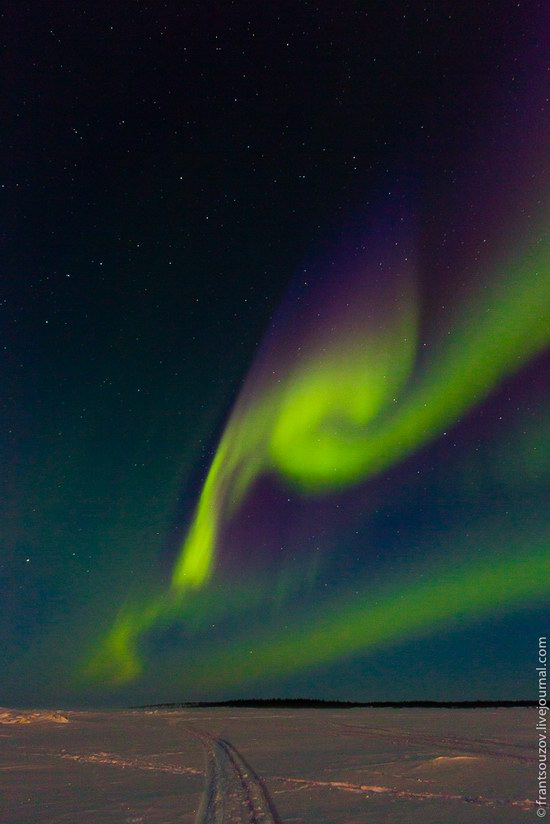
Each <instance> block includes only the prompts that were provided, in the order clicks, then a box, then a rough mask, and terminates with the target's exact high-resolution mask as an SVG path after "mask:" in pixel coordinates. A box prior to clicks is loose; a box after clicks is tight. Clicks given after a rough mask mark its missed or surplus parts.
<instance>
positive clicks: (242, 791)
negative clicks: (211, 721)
mask: <svg viewBox="0 0 550 824" xmlns="http://www.w3.org/2000/svg"><path fill="white" fill-rule="evenodd" d="M187 730H188V732H189V733H190V734H191V735H193V736H194V737H195V738H197V739H198V740H199V741H200V742H201V744H202V746H203V747H204V751H205V754H206V762H207V767H206V783H205V787H204V793H203V797H202V801H201V804H200V807H199V810H198V813H197V817H196V819H195V824H281V819H280V818H279V816H278V814H277V811H276V809H275V807H274V805H273V802H272V801H271V799H270V797H269V794H268V792H267V790H266V788H265V786H264V783H263V781H262V780H261V778H260V777H259V776H258V775H257V774H256V773H255V772H254V770H253V769H252V768H251V767H250V765H249V764H247V762H246V761H245V760H244V758H243V757H242V755H241V754H240V753H239V752H238V750H236V749H235V747H234V746H233V745H232V744H231V743H230V742H229V741H226V740H225V739H223V738H215V737H214V736H211V735H208V734H207V733H205V732H203V731H199V730H197V729H195V728H191V727H187Z"/></svg>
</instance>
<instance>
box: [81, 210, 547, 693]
mask: <svg viewBox="0 0 550 824" xmlns="http://www.w3.org/2000/svg"><path fill="white" fill-rule="evenodd" d="M547 225H548V221H545V222H544V223H543V224H541V226H540V227H539V230H538V231H537V232H536V233H534V232H532V230H531V241H530V242H529V243H527V244H525V246H524V248H523V250H522V251H521V252H519V251H517V249H516V251H515V252H514V253H511V252H508V253H506V252H503V253H502V259H501V260H500V261H498V262H497V263H495V262H494V261H493V263H492V267H491V269H492V275H491V277H489V278H488V277H487V276H486V273H485V276H484V277H483V278H481V275H482V274H484V273H483V272H480V283H481V285H480V288H479V289H478V290H477V291H476V292H474V293H472V294H470V296H469V298H468V299H467V300H465V301H464V302H463V304H462V306H461V308H460V309H459V310H457V311H455V312H454V314H453V315H452V317H451V318H450V320H449V322H448V325H447V328H446V330H445V332H444V333H442V334H441V336H440V340H439V341H436V342H435V345H432V346H431V347H430V349H429V351H427V352H426V350H424V351H422V348H421V344H420V343H419V340H418V334H419V333H418V321H417V318H418V315H419V311H420V306H419V305H418V298H417V296H416V292H415V289H414V286H413V284H414V267H413V266H412V265H411V264H410V262H408V260H407V258H403V259H402V261H401V263H399V262H396V261H394V262H393V265H394V266H401V270H400V271H398V272H397V275H398V281H397V282H399V283H400V288H399V297H397V293H396V295H395V296H394V300H393V303H392V310H391V317H389V318H387V317H386V318H383V324H382V326H383V332H380V331H379V328H378V327H377V331H376V333H373V331H372V330H371V329H369V328H368V327H369V324H368V323H365V324H363V325H361V324H357V323H356V322H355V321H356V318H355V317H354V318H352V319H351V320H350V319H349V318H348V321H349V322H346V319H344V321H343V322H342V323H341V324H340V325H339V332H338V334H334V332H333V330H332V329H329V331H327V332H324V333H322V334H320V335H317V336H310V338H309V339H305V340H301V344H302V345H301V346H300V347H299V349H300V354H299V356H298V357H296V358H295V359H294V361H293V362H292V364H290V365H288V366H286V367H285V368H284V369H280V370H279V372H278V374H276V375H275V376H274V377H273V378H271V376H270V378H269V379H266V377H265V375H262V376H261V377H262V380H261V381H258V380H257V378H256V379H254V376H252V378H249V380H248V381H247V383H246V384H245V387H244V388H243V391H242V392H241V395H240V397H239V398H238V399H237V402H236V404H235V407H234V410H233V412H232V414H231V416H230V418H229V420H228V423H227V426H226V428H225V431H224V432H223V435H222V437H221V440H220V442H219V445H218V448H217V451H216V453H215V456H214V459H213V461H212V464H211V466H210V469H209V471H208V473H207V476H206V479H205V482H204V486H203V489H202V491H201V493H200V496H199V500H198V503H197V507H196V510H195V514H194V517H193V520H192V523H191V526H190V528H189V530H188V533H187V536H186V538H185V540H184V542H183V544H182V546H181V549H180V552H179V554H178V557H177V560H176V563H175V565H174V569H173V572H172V577H171V582H170V585H169V587H168V589H167V590H166V591H164V592H159V593H157V594H156V595H152V594H150V593H149V595H148V596H145V597H144V598H141V599H136V600H135V601H133V602H129V603H127V604H126V605H125V606H123V607H122V609H121V610H120V612H119V614H118V616H117V618H116V620H115V623H114V625H113V627H112V629H111V631H110V632H109V634H108V635H107V637H106V638H104V639H103V640H102V641H101V642H100V643H99V645H98V646H96V648H95V649H94V651H93V653H92V655H91V656H90V657H88V659H87V661H86V664H85V666H84V668H83V673H82V674H83V675H84V677H85V678H86V679H87V680H105V679H109V680H110V681H112V682H113V683H124V682H127V681H129V680H132V679H134V678H136V677H137V676H138V675H139V673H140V671H141V669H142V661H141V658H140V655H139V653H138V644H139V639H140V637H141V636H142V635H144V634H145V633H146V632H147V631H148V630H150V629H151V628H152V627H153V626H157V627H160V628H162V627H169V626H170V625H172V624H174V623H176V622H177V621H181V620H182V619H184V615H185V609H183V604H184V603H185V601H186V600H191V601H193V600H194V598H195V596H194V594H193V593H194V592H196V591H198V590H203V589H205V588H206V589H207V585H208V583H209V581H210V580H211V578H212V574H213V572H214V568H215V559H216V552H217V550H218V543H219V537H220V533H221V530H222V529H223V527H224V525H225V524H226V523H227V522H228V521H229V520H230V519H231V517H232V516H233V515H234V514H235V512H236V511H237V509H238V508H239V506H240V505H241V504H242V502H243V500H244V498H245V496H246V495H247V492H248V491H249V490H250V488H251V486H252V485H253V484H254V482H255V481H256V480H257V479H258V478H259V477H260V476H261V475H262V474H264V473H275V474H276V475H277V476H278V477H279V478H280V479H281V481H283V482H284V483H285V484H286V485H287V486H290V487H291V488H293V489H295V490H296V491H297V492H299V493H300V494H302V495H323V494H326V493H329V492H331V491H334V490H342V489H345V488H348V487H351V486H354V485H357V484H359V483H363V482H365V481H366V480H368V479H369V478H371V477H373V476H375V475H376V474H377V473H380V472H381V471H383V470H384V469H387V468H388V467H391V466H392V465H394V464H396V463H397V462H399V461H401V460H403V459H404V458H406V457H408V456H410V455H411V454H412V453H414V452H415V451H416V450H419V449H421V448H422V447H423V446H424V445H426V444H428V443H429V442H430V441H432V440H433V439H435V438H436V437H437V436H439V435H441V434H443V433H445V432H446V430H447V429H448V428H449V427H451V426H452V425H453V424H455V423H456V422H457V421H458V420H459V419H461V418H462V417H463V416H464V415H465V414H466V413H467V412H468V411H469V410H471V409H473V408H474V407H475V406H476V405H478V404H479V403H480V402H482V401H483V400H484V399H486V398H487V397H488V396H489V394H490V393H491V392H492V391H493V390H494V389H495V388H496V387H497V386H498V385H499V384H500V383H501V382H502V381H503V380H505V379H506V378H507V377H509V376H511V375H513V374H514V373H515V372H517V371H518V370H519V369H521V367H522V366H524V365H525V364H526V363H527V362H528V361H529V360H530V359H531V358H533V357H534V356H536V355H537V354H538V353H540V352H541V351H542V350H543V349H544V348H545V347H546V346H547V345H548V343H549V340H550V312H549V307H550V241H549V239H548V235H547V232H546V226H547ZM370 274H371V273H370V272H369V271H368V267H365V277H367V278H368V277H369V275H370ZM403 284H406V285H405V286H403ZM375 308H376V307H375ZM350 311H351V310H350ZM420 352H422V354H423V356H424V357H423V359H422V360H420V359H419V354H420ZM260 372H261V370H260ZM546 547H547V544H546ZM545 558H546V560H547V559H548V555H547V553H546V554H545V547H543V548H541V547H536V548H533V549H531V550H528V549H527V548H526V547H525V546H522V547H521V548H520V547H518V548H517V550H514V552H512V553H509V554H508V555H505V556H504V557H502V558H501V559H500V560H497V561H495V560H493V561H491V562H487V563H485V562H477V563H472V564H470V565H467V566H464V568H461V569H460V570H458V571H457V572H456V574H455V573H453V574H451V572H450V570H451V567H449V569H447V570H445V569H443V570H441V569H439V570H438V571H434V573H433V576H432V577H433V580H432V582H431V583H430V584H427V583H426V582H423V581H416V582H413V583H410V581H409V582H401V583H400V584H399V585H398V586H396V587H395V588H394V590H393V591H388V594H387V597H386V598H385V599H384V600H383V601H382V602H381V603H380V602H378V603H376V604H373V603H370V602H368V603H365V601H364V599H362V600H361V602H360V603H359V604H358V605H356V606H354V607H353V608H351V610H350V609H346V610H345V617H338V616H339V615H340V612H341V609H340V612H339V610H338V609H335V610H334V611H332V610H331V611H330V615H331V617H330V618H329V617H325V618H324V619H323V620H322V621H320V620H319V619H318V617H317V618H315V617H314V616H312V617H311V620H310V621H309V623H308V622H306V623H305V624H304V626H303V627H301V628H300V630H299V631H297V632H296V633H294V634H293V635H292V637H290V638H286V639H284V640H281V641H280V642H269V643H266V644H265V645H264V646H263V652H261V653H259V654H258V655H256V656H254V660H253V662H251V661H250V660H249V659H248V658H247V657H246V655H245V654H244V653H243V654H241V653H240V652H239V650H238V649H237V650H230V651H228V652H227V655H222V657H221V659H220V660H222V661H223V666H222V664H220V668H219V671H218V668H217V667H216V671H217V673H218V674H217V676H216V677H214V676H213V678H214V681H216V678H217V681H219V682H220V683H221V682H222V681H224V678H225V682H226V683H236V681H237V680H242V681H244V680H246V679H247V678H257V677H260V676H262V675H273V674H274V673H275V672H277V673H279V672H283V671H288V670H289V668H291V667H294V668H299V667H306V666H309V665H313V664H315V663H320V662H323V661H324V662H326V661H329V660H331V659H332V658H334V657H338V656H342V655H346V654H351V653H353V652H358V651H365V650H369V649H371V648H373V647H376V646H379V645H380V644H383V643H391V642H394V641H396V640H398V639H402V638H404V637H407V636H410V635H412V634H415V633H418V632H422V633H425V632H427V631H429V630H430V629H435V627H436V626H440V625H441V624H442V623H444V622H446V621H450V620H451V619H452V618H453V617H456V614H457V610H458V612H459V613H460V614H461V615H463V616H470V617H471V618H474V617H476V616H478V615H481V614H485V613H489V612H491V611H492V610H495V609H500V608H502V607H504V606H507V607H509V608H513V607H515V606H518V605H520V604H521V603H522V602H524V601H525V600H531V599H532V598H536V597H539V596H541V595H542V593H543V592H547V591H548V585H547V583H545V582H547V581H548V580H549V579H548V576H547V575H543V574H542V570H543V565H544V560H545ZM438 581H439V583H438ZM333 613H334V614H333ZM247 649H248V647H247ZM298 650H299V652H298ZM307 650H311V652H310V653H308V652H307ZM241 652H242V651H241ZM233 656H234V657H233ZM226 659H227V660H226ZM209 671H210V670H209ZM222 672H224V673H226V676H223V675H222ZM189 677H191V674H190V673H189ZM199 680H200V679H199Z"/></svg>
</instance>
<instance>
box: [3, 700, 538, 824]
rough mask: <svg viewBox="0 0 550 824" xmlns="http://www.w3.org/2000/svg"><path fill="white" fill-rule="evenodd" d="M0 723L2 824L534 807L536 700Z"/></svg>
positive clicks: (436, 815)
mask: <svg viewBox="0 0 550 824" xmlns="http://www.w3.org/2000/svg"><path fill="white" fill-rule="evenodd" d="M0 722H3V723H0V778H1V783H2V792H1V796H0V797H1V798H2V803H1V806H0V822H2V824H4V823H5V824H8V822H9V824H35V823H36V824H47V822H52V824H53V822H67V824H74V823H75V822H79V824H80V823H81V822H82V824H88V822H89V824H115V822H116V824H176V822H177V824H222V823H223V824H229V822H231V824H239V822H247V824H270V822H271V824H272V823H273V822H284V824H298V822H304V824H355V823H356V824H390V822H391V824H395V822H396V821H400V822H403V824H408V822H411V823H412V822H419V824H420V822H421V823H422V824H447V822H448V823H449V824H451V822H452V824H463V823H464V824H465V823H466V822H472V824H492V823H493V822H495V824H496V822H499V824H520V823H521V822H523V821H525V822H527V821H534V820H535V819H536V808H535V804H534V799H535V797H536V769H535V751H534V742H535V733H534V725H535V723H536V722H535V715H534V710H532V709H523V708H522V709H515V708H514V709H476V710H444V709H433V710H429V709H409V710H381V709H346V710H328V709H323V710H317V709H309V710H304V709H300V710H293V709H292V710H286V709H276V710H271V709H262V710H256V709H236V710H232V709H227V708H224V709H199V710H190V709H189V710H172V711H126V712H120V711H117V712H114V711H113V712H61V713H59V714H58V715H55V714H52V713H50V714H48V713H36V714H35V716H34V717H31V715H30V714H28V713H27V714H25V713H20V714H19V716H17V715H16V714H15V713H9V712H5V713H0ZM25 722H27V723H25Z"/></svg>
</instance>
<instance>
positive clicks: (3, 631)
mask: <svg viewBox="0 0 550 824" xmlns="http://www.w3.org/2000/svg"><path fill="white" fill-rule="evenodd" d="M545 7H546V8H545ZM1 43H2V55H3V72H2V74H3V77H4V81H5V84H4V94H3V117H2V123H3V128H2V139H3V144H4V148H3V160H4V164H3V171H2V176H1V197H2V210H1V213H2V276H1V283H0V286H1V294H0V306H1V312H2V314H1V335H2V341H1V353H2V384H1V389H0V399H1V403H2V427H1V429H0V438H1V444H0V454H1V461H2V485H1V491H0V523H1V526H0V529H1V554H0V597H1V604H2V612H1V615H2V618H1V621H0V647H1V649H2V658H3V661H4V663H3V665H2V678H1V681H2V686H1V691H0V703H2V704H5V705H11V704H15V705H30V704H42V705H48V704H52V703H53V704H60V705H61V704H67V705H68V704H71V705H86V704H95V705H102V704H103V705H107V704H117V705H125V704H131V703H139V702H155V701H157V702H161V701H177V700H197V699H207V698H218V699H223V698H234V697H251V696H255V697H271V696H279V697H296V696H311V697H317V698H327V699H329V698H340V699H350V700H365V701H367V700H407V699H409V700H410V699H435V700H460V699H475V698H485V699H486V698H495V699H498V698H509V699H513V698H529V697H533V694H534V688H535V671H534V667H535V666H536V665H537V664H536V648H537V639H538V637H539V635H541V634H543V630H544V622H543V618H544V616H545V614H547V606H548V601H547V597H548V589H549V586H548V581H549V580H550V578H549V572H550V570H549V567H548V560H549V556H548V549H547V548H548V539H549V537H550V528H549V518H548V511H547V510H548V506H547V490H548V482H549V480H550V477H549V476H550V451H549V446H548V445H549V443H550V414H549V413H550V405H549V393H548V386H549V380H548V378H549V365H550V360H549V357H548V353H547V352H546V354H545V348H546V347H547V345H548V342H549V340H550V308H549V307H550V239H549V235H548V218H549V216H550V199H549V192H550V174H549V168H548V157H549V156H550V125H549V124H550V120H549V105H548V97H549V94H548V92H549V85H548V55H549V54H550V15H549V11H548V6H547V4H545V3H542V2H541V3H538V2H524V3H517V2H514V3H509V2H507V0H504V2H503V0H498V2H496V0H495V2H479V3H458V2H438V3H435V2H431V3H415V2H399V3H397V2H384V3H376V2H374V3H361V2H346V0H344V1H343V2H340V3H336V4H335V3H313V2H312V3H308V2H305V1H301V2H292V3H287V2H277V3H271V4H270V3H267V4H266V3H260V4H257V3H249V2H242V3H239V2H218V3H209V2H206V3H202V4H198V3H185V2H162V3H161V2H158V3H157V2H155V3H147V2H137V1H136V2H124V0H123V2H119V3H111V4H106V3H102V2H95V3H86V2H83V3H78V4H74V5H73V4H72V3H68V2H61V3H55V4H52V3H37V4H34V5H33V4H26V3H21V2H20V3H15V2H10V3H8V6H7V9H6V11H5V12H4V15H3V26H2V39H1ZM545 607H546V609H545Z"/></svg>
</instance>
